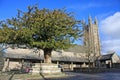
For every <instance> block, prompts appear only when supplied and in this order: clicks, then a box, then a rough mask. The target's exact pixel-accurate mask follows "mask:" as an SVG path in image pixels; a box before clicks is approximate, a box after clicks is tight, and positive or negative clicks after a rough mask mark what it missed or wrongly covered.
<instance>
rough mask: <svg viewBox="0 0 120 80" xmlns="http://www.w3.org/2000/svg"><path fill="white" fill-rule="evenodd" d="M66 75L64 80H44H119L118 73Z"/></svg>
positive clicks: (49, 79)
mask: <svg viewBox="0 0 120 80" xmlns="http://www.w3.org/2000/svg"><path fill="white" fill-rule="evenodd" d="M66 74H67V75H68V76H67V77H64V78H46V79H45V80H120V73H112V72H111V73H110V72H105V73H96V74H86V73H74V72H66Z"/></svg>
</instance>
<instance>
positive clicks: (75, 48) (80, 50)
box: [64, 45, 87, 53]
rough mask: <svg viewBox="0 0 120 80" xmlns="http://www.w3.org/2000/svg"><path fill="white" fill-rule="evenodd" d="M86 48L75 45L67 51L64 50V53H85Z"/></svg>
mask: <svg viewBox="0 0 120 80" xmlns="http://www.w3.org/2000/svg"><path fill="white" fill-rule="evenodd" d="M86 50H87V47H85V46H81V45H75V46H72V47H70V48H69V49H66V50H64V51H66V52H74V53H86Z"/></svg>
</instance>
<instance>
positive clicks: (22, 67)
mask: <svg viewBox="0 0 120 80" xmlns="http://www.w3.org/2000/svg"><path fill="white" fill-rule="evenodd" d="M21 63H22V64H21V70H23V65H24V59H22V61H21Z"/></svg>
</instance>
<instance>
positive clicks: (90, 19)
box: [88, 15, 92, 24]
mask: <svg viewBox="0 0 120 80" xmlns="http://www.w3.org/2000/svg"><path fill="white" fill-rule="evenodd" d="M88 22H89V24H92V18H91V16H90V15H89V17H88Z"/></svg>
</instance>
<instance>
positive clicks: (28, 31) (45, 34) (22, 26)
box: [0, 6, 81, 50]
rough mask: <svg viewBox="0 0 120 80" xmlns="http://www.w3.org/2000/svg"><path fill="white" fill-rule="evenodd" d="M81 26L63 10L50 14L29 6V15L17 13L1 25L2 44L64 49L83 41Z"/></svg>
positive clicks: (47, 11) (44, 10)
mask: <svg viewBox="0 0 120 80" xmlns="http://www.w3.org/2000/svg"><path fill="white" fill-rule="evenodd" d="M79 23H80V22H79V21H77V20H75V18H74V17H73V15H72V14H71V13H68V12H66V10H64V9H54V10H49V9H39V8H38V7H37V6H32V7H30V6H29V7H28V11H27V12H22V11H20V10H18V15H17V16H16V17H14V18H12V19H7V20H6V21H5V22H3V23H1V26H2V28H0V43H7V44H27V45H28V44H29V45H30V46H31V47H38V48H41V49H45V48H47V49H52V50H53V49H65V48H68V47H70V46H71V45H72V43H73V42H74V40H76V39H77V38H79V37H81V31H80V28H79V26H78V24H79Z"/></svg>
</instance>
